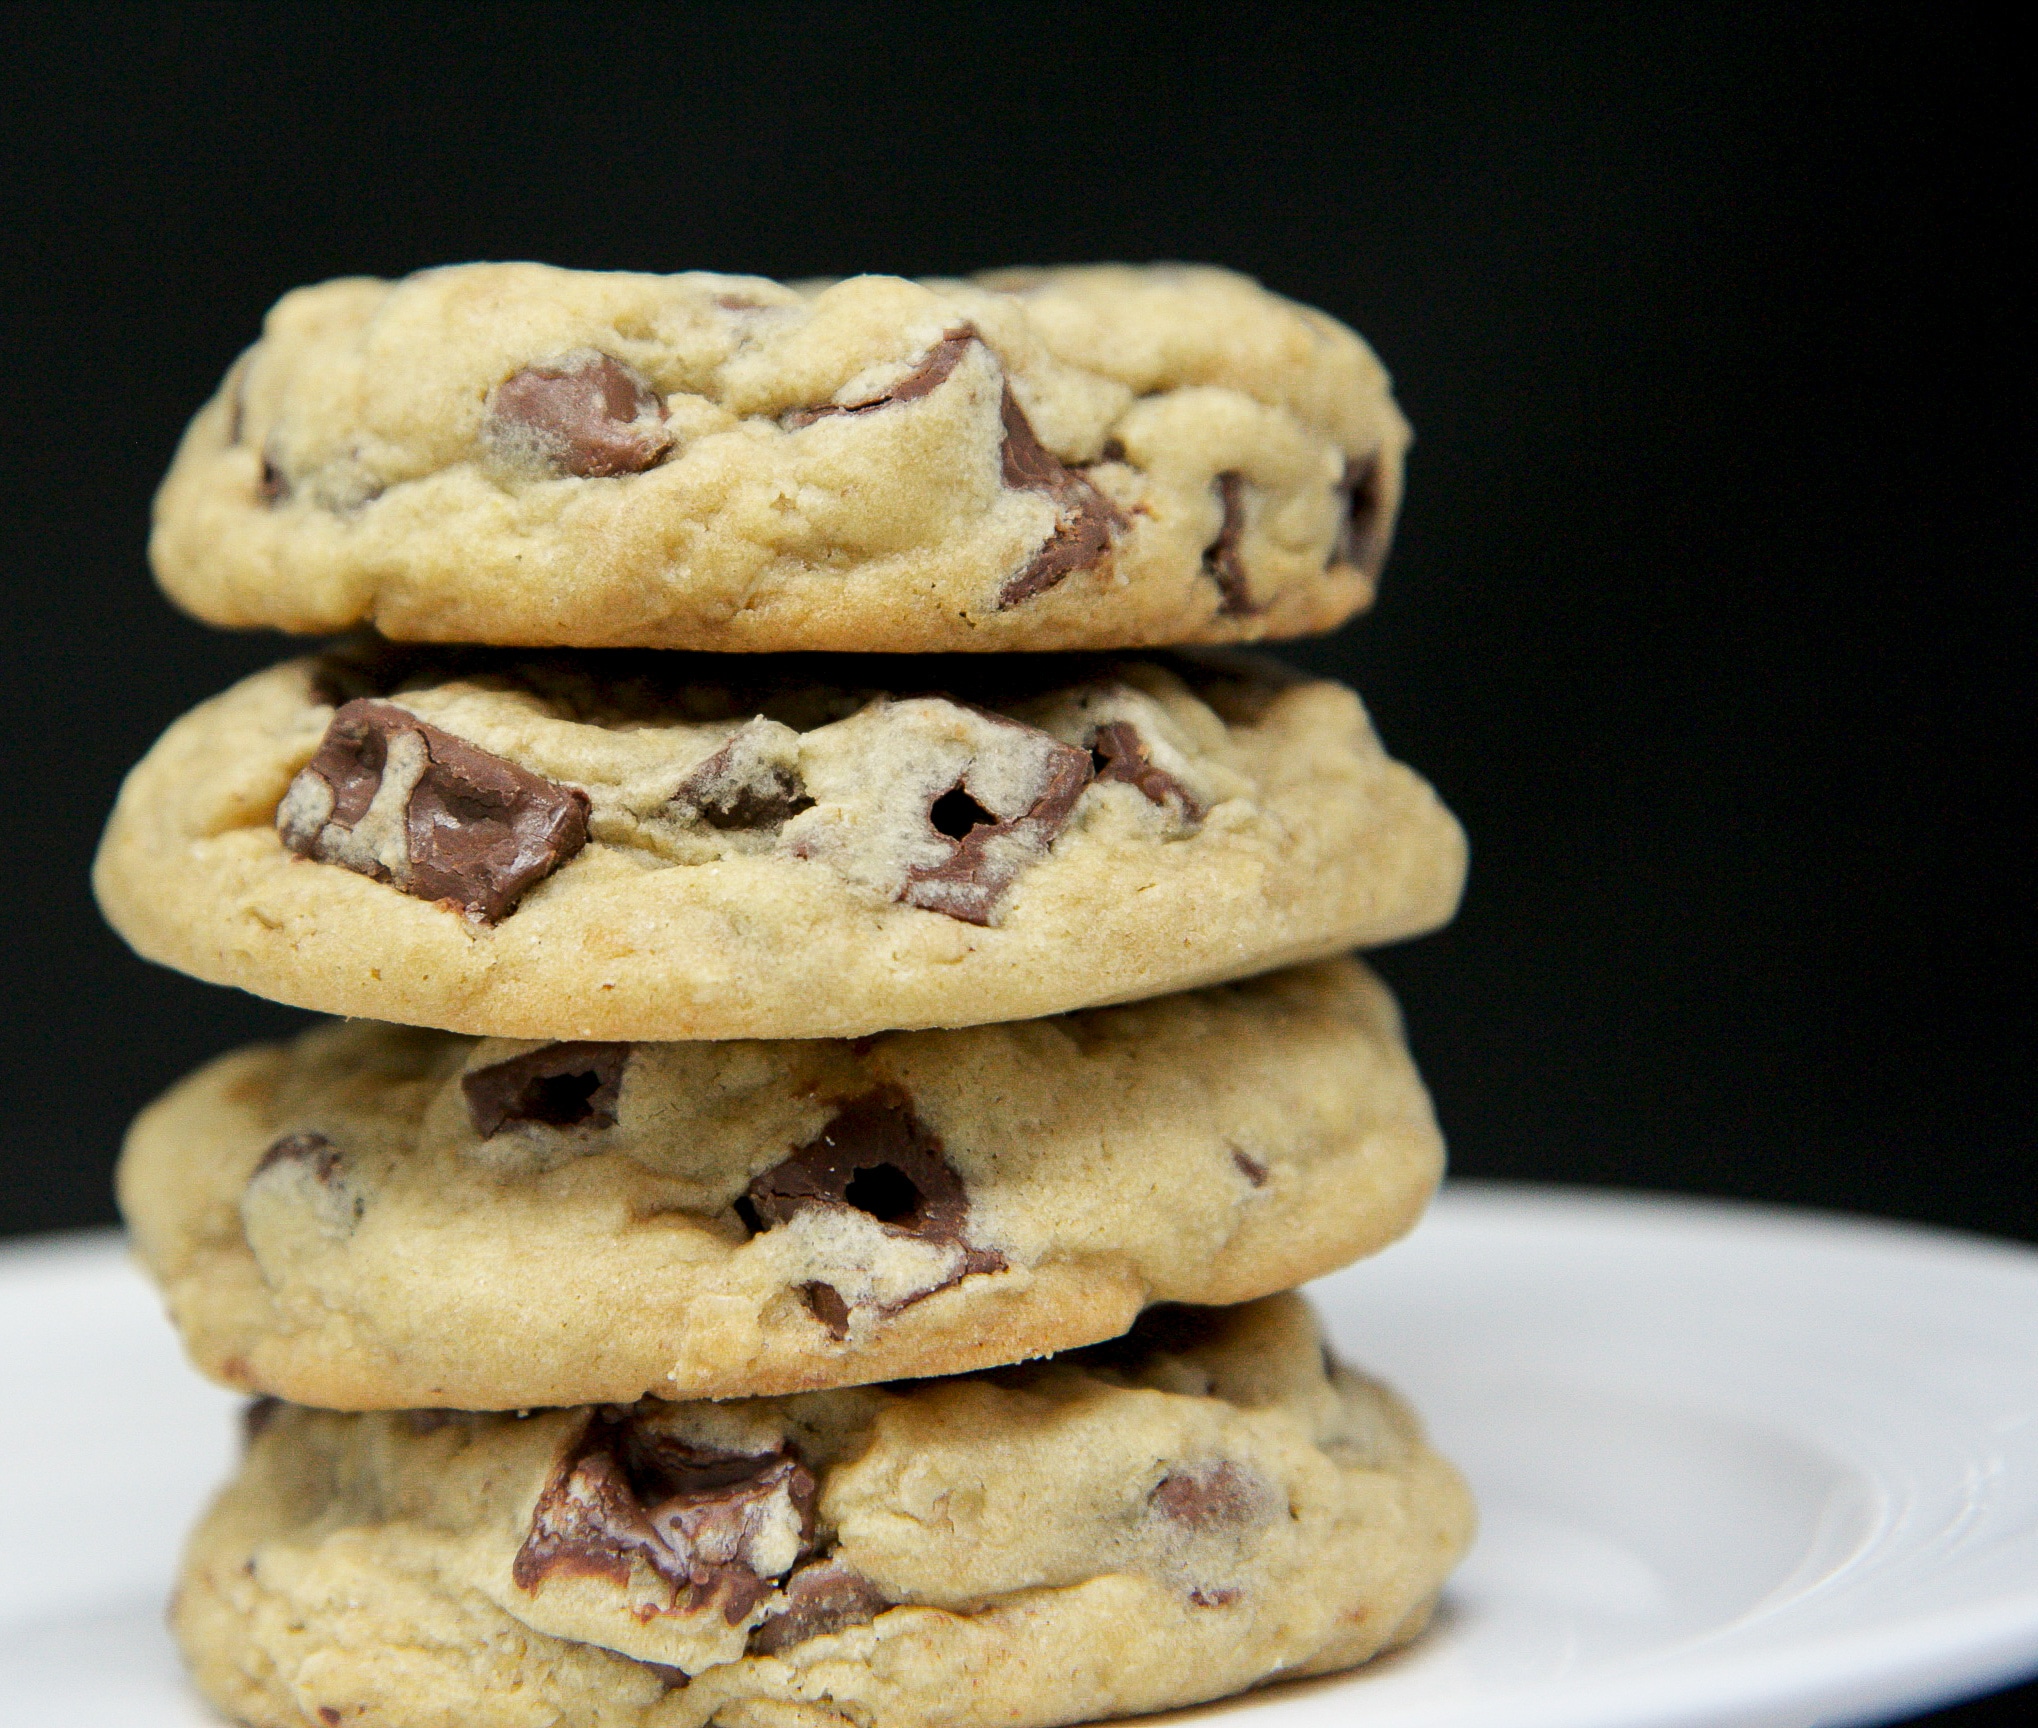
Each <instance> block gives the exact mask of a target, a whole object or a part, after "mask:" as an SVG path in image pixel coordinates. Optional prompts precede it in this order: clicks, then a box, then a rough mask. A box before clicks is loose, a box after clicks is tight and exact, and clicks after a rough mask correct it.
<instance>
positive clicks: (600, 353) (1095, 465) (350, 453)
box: [151, 264, 1408, 653]
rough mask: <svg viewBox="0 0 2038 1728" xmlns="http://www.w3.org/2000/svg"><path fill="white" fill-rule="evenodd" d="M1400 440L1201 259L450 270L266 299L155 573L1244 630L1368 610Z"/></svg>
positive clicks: (993, 643)
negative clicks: (964, 275)
mask: <svg viewBox="0 0 2038 1728" xmlns="http://www.w3.org/2000/svg"><path fill="white" fill-rule="evenodd" d="M1407 442H1408V431H1407V427H1406V425H1405V424H1404V422H1403V421H1402V418H1401V415H1400V413H1399V412H1398V411H1397V410H1396V408H1395V406H1394V402H1393V399H1392V397H1391V396H1390V395H1389V393H1388V386H1387V378H1386V374H1385V373H1384V372H1383V371H1382V370H1381V368H1380V365H1379V363H1378V361H1376V360H1375V359H1374V357H1373V354H1372V352H1371V350H1369V349H1368V348H1367V347H1366V345H1365V344H1364V343H1363V342H1362V341H1360V340H1359V338H1358V337H1357V336H1355V335H1353V334H1352V332H1351V331H1349V330H1348V329H1346V328H1345V327H1344V326H1343V325H1342V324H1339V323H1338V322H1337V321H1336V320H1335V319H1332V318H1329V317H1327V316H1325V315H1324V314H1322V313H1320V312H1315V311H1312V310H1310V309H1309V308H1307V307H1303V306H1298V305H1295V304H1293V303H1292V302H1290V301H1287V300H1283V299H1281V298H1280V297H1279V296H1277V295H1273V294H1270V293H1268V292H1266V291H1265V290H1264V289H1262V288H1260V287H1259V286H1258V285H1257V284H1255V283H1253V282H1251V281H1249V280H1248V279H1246V278H1244V277H1241V276H1236V275H1233V274H1231V273H1229V272H1227V271H1222V270H1213V269H1200V268H1187V267H1182V266H1168V267H1163V268H1155V269H1130V268H1124V267H1118V266H1103V267H1089V268H1082V269H1061V270H1019V271H1003V272H996V273H993V274H990V275H986V276H981V277H977V278H975V279H974V280H971V281H966V282H965V281H931V282H909V281H904V280H902V279H900V278H898V277H892V276H858V277H854V278H852V279H850V280H847V281H842V282H835V283H806V284H798V285H794V286H784V285H781V284H778V283H775V282H767V281H763V280H760V279H758V278H756V277H749V276H715V275H706V274H701V273H689V274H685V275H678V276H647V275H632V274H625V273H620V272H619V273H593V272H581V271H568V270H555V269H549V268H546V267H543V266H540V265H534V264H485V265H463V266H460V267H457V268H453V269H444V270H431V271H426V272H424V273H422V274H420V275H416V276H411V277H408V278H406V279H405V280H403V281H401V282H394V283H391V282H379V281H369V280H365V279H360V278H355V279H349V280H345V281H338V282H328V283H325V284H323V285H322V286H319V287H315V288H306V289H301V290H299V291H298V292H296V293H294V294H291V295H289V296H287V297H286V298H285V299H284V300H283V301H282V302H280V303H279V304H278V305H277V306H276V307H275V309H274V310H273V311H272V312H271V313H270V314H269V318H268V321H267V324H266V326H265V328H264V331H263V335H262V339H261V340H260V341H259V342H258V343H257V344H256V345H255V346H254V347H253V348H251V349H250V350H248V352H247V353H246V354H244V355H243V356H242V357H241V358H240V360H239V361H237V362H236V363H235V365H234V367H233V369H232V370H231V371H230V372H229V373H228V374H227V377H226V381H225V383H224V384H223V385H222V386H221V389H220V391H219V394H218V395H217V396H216V397H215V398H214V399H213V401H212V402H211V403H210V404H209V405H208V406H207V407H206V408H205V409H204V410H203V411H202V412H201V413H200V414H199V415H198V417H197V419H196V420H195V421H194V422H193V424H192V426H191V429H190V431H189V432H188V433H187V435H186V436H185V439H184V443H183V446H182V448H181V449H180V450H179V452H178V455H177V459H176V463H175V465H174V466H173V467H172V468H171V470H170V474H169V477H168V478H167V479H166V480H165V481H164V483H163V488H162V491H161V494H160V495H159V497H158V499H157V503H156V527H155V534H154V538H153V540H152V543H151V553H152V556H153V559H154V563H155V568H156V572H157V575H158V576H159V578H160V579H161V581H162V584H163V586H164V588H165V589H166V590H167V591H168V592H169V594H170V596H171V597H172V598H173V599H174V600H176V601H177V602H178V603H179V604H180V605H182V606H185V607H187V608H188V609H189V610H191V611H193V612H195V613H197V614H198V615H199V616H200V617H202V618H205V619H208V620H210V621H211V622H213V623H218V624H228V625H275V626H279V627H281V628H283V629H287V630H300V631H315V632H332V631H337V630H344V629H347V628H349V627H351V626H353V625H355V624H358V623H363V622H366V623H372V624H373V625H375V626H376V627H377V628H378V629H380V630H381V631H382V633H383V634H385V635H387V636H390V637H393V638H399V639H403V640H409V641H434V642H454V641H461V642H482V643H496V644H512V645H523V646H541V647H560V646H563V647H588V648H627V647H640V648H694V649H741V650H760V649H844V650H852V651H853V650H863V649H880V650H892V651H899V652H914V653H921V652H929V651H935V650H964V651H976V650H985V649H1013V648H1054V649H1063V648H1119V647H1135V646H1145V645H1160V644H1170V643H1185V642H1230V641H1242V640H1247V639H1251V638H1260V637H1282V636H1294V635H1299V634H1303V633H1307V632H1310V631H1318V630H1327V629H1330V628H1331V627H1333V626H1335V625H1336V624H1338V623H1340V622H1342V621H1343V620H1344V619H1345V618H1346V617H1348V616H1350V614H1351V613H1353V612H1354V611H1356V610H1358V609H1359V608H1361V607H1363V606H1365V605H1366V604H1368V603H1369V602H1370V600H1371V598H1372V595H1373V589H1374V584H1375V582H1376V579H1377V578H1378V575H1379V572H1380V566H1381V563H1382V561H1383V560H1384V558H1385V556H1386V552H1387V543H1388V539H1389V536H1390V535H1391V533H1392V530H1393V524H1394V516H1395V512H1396V509H1397V507H1398V505H1399V502H1400V496H1401V471H1402V454H1403V451H1404V449H1405V448H1406V445H1407Z"/></svg>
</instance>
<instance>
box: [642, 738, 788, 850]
mask: <svg viewBox="0 0 2038 1728" xmlns="http://www.w3.org/2000/svg"><path fill="white" fill-rule="evenodd" d="M798 748H799V737H798V734H797V733H795V732H794V731H793V730H792V728H791V727H789V726H782V725H779V724H778V723H776V722H774V721H770V720H766V719H764V718H763V717H762V716H759V717H758V718H757V719H754V720H751V721H748V722H747V723H745V724H744V725H742V726H739V727H738V728H737V729H736V731H735V733H734V734H733V735H732V736H731V737H730V739H729V741H728V742H727V743H726V744H724V745H723V746H722V747H721V748H720V749H719V750H717V751H716V752H715V753H714V754H713V755H711V756H709V757H708V758H707V759H706V760H705V761H704V762H701V763H699V764H698V765H696V766H695V767H694V768H692V769H691V770H689V772H688V773H687V776H686V778H685V779H684V780H682V781H680V783H679V788H678V790H677V791H675V792H674V793H673V795H672V802H673V804H674V805H675V806H676V807H678V808H679V809H680V810H682V811H689V812H691V813H692V814H694V815H696V816H698V817H699V818H700V819H701V820H702V821H703V822H705V823H707V825H708V826H709V827H710V828H718V829H720V830H722V831H723V832H725V833H726V832H728V831H730V830H732V829H744V828H776V827H779V826H780V825H781V824H783V823H784V822H786V821H787V820H789V819H790V818H792V817H794V816H797V815H798V814H799V813H800V812H801V811H802V810H810V809H812V808H813V804H814V801H813V799H811V798H809V797H808V796H807V788H806V785H805V783H804V782H803V781H802V780H801V778H800V771H799V768H798V767H797V766H796V764H795V762H794V761H793V760H792V759H791V758H793V757H794V756H795V755H796V754H797V751H798Z"/></svg>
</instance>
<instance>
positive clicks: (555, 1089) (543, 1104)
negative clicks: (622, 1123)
mask: <svg viewBox="0 0 2038 1728" xmlns="http://www.w3.org/2000/svg"><path fill="white" fill-rule="evenodd" d="M629 1060H630V1046H629V1045H628V1044H595V1043H583V1042H569V1043H560V1044H547V1045H545V1046H543V1047H542V1048H541V1049H537V1050H528V1051H526V1052H525V1053H524V1054H523V1055H521V1056H512V1057H509V1058H508V1059H507V1060H506V1061H502V1062H491V1063H490V1064H489V1065H488V1066H487V1067H486V1068H476V1069H474V1070H473V1071H472V1072H471V1073H467V1074H463V1075H461V1076H460V1090H461V1091H462V1092H464V1093H465V1094H466V1095H467V1115H468V1117H469V1119H470V1120H471V1121H472V1122H473V1123H474V1132H475V1133H477V1134H479V1135H480V1136H481V1137H482V1139H484V1140H493V1139H494V1138H495V1137H496V1135H498V1134H500V1133H501V1132H502V1131H503V1130H504V1129H505V1128H509V1127H514V1126H517V1125H520V1124H525V1123H529V1124H531V1125H532V1126H535V1127H541V1128H588V1129H594V1128H613V1127H614V1126H615V1125H616V1098H617V1095H618V1094H619V1093H620V1092H621V1091H622V1089H623V1069H624V1066H625V1065H626V1064H627V1063H628V1062H629Z"/></svg>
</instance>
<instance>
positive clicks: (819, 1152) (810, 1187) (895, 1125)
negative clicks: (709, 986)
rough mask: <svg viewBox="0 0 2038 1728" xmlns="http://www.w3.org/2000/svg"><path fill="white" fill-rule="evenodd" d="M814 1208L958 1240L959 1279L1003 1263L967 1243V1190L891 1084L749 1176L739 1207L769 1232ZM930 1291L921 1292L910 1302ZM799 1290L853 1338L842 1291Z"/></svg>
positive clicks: (931, 1238)
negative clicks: (839, 1209) (846, 1211)
mask: <svg viewBox="0 0 2038 1728" xmlns="http://www.w3.org/2000/svg"><path fill="white" fill-rule="evenodd" d="M810 1206H849V1207H853V1208H854V1209H855V1210H857V1211H859V1212H863V1213H866V1214H868V1215H869V1216H870V1217H872V1218H875V1219H876V1220H877V1221H878V1222H879V1223H880V1224H882V1225H883V1226H884V1227H885V1228H886V1229H887V1230H890V1231H893V1232H895V1233H897V1234H898V1235H901V1236H917V1237H919V1238H920V1239H921V1240H922V1241H923V1242H933V1243H941V1244H950V1245H953V1246H955V1247H959V1248H961V1249H963V1250H964V1254H963V1258H962V1265H961V1268H960V1270H958V1271H957V1273H956V1275H955V1276H956V1278H957V1279H961V1278H966V1277H968V1276H969V1275H970V1274H971V1273H972V1272H997V1271H1001V1270H1003V1268H1004V1265H1005V1257H1004V1255H1002V1254H1000V1253H998V1252H997V1251H996V1250H994V1249H988V1248H972V1247H970V1246H969V1244H968V1242H967V1241H965V1240H964V1232H965V1231H966V1229H967V1228H968V1225H969V1193H968V1191H967V1190H966V1189H965V1188H964V1187H963V1182H962V1178H961V1177H960V1176H958V1175H957V1174H956V1172H955V1166H954V1165H952V1164H950V1163H949V1162H948V1160H947V1159H946V1158H944V1157H943V1156H942V1155H941V1142H940V1140H938V1139H937V1138H936V1137H935V1136H934V1135H933V1134H932V1133H930V1132H929V1131H928V1129H927V1128H926V1126H925V1125H924V1124H923V1123H922V1122H921V1121H920V1120H919V1118H918V1117H916V1116H915V1115H914V1114H913V1107H912V1100H911V1099H909V1098H908V1097H907V1096H906V1094H905V1093H904V1092H901V1091H900V1090H899V1089H898V1088H897V1087H895V1086H882V1087H879V1088H878V1089H877V1090H876V1091H874V1092H866V1093H865V1094H864V1095H863V1096H862V1097H861V1098H853V1099H851V1100H850V1101H849V1102H848V1103H846V1104H844V1105H843V1106H842V1107H841V1109H839V1110H838V1111H837V1112H836V1113H835V1117H834V1119H833V1120H832V1121H831V1122H829V1124H828V1125H827V1127H825V1128H823V1129H822V1130H821V1132H820V1133H819V1134H818V1135H816V1136H815V1137H814V1138H813V1139H812V1140H810V1141H808V1142H807V1144H806V1145H804V1146H802V1147H800V1148H799V1149H798V1150H797V1151H795V1152H794V1153H793V1154H792V1156H791V1157H789V1158H787V1159H786V1160H784V1162H782V1163H779V1164H775V1165H773V1166H772V1167H771V1168H770V1169H769V1170H767V1171H765V1172H764V1174H763V1175H761V1176H759V1177H757V1178H756V1179H755V1180H754V1181H752V1182H751V1184H750V1186H749V1187H748V1188H746V1189H745V1190H744V1192H743V1199H742V1200H741V1201H740V1202H739V1203H738V1207H737V1210H738V1212H739V1214H740V1215H742V1217H743V1218H744V1221H745V1222H746V1223H747V1224H749V1225H750V1227H751V1228H752V1229H753V1230H769V1229H771V1228H772V1227H774V1226H775V1225H780V1224H784V1223H787V1222H788V1221H789V1220H791V1219H792V1218H793V1217H794V1216H795V1215H796V1214H798V1213H799V1212H801V1211H803V1210H805V1209H806V1208H807V1207H810ZM945 1287H946V1286H936V1288H945ZM822 1291H826V1292H827V1294H826V1295H825V1296H822V1295H820V1294H819V1292H822ZM933 1293H934V1292H933V1290H923V1291H921V1292H919V1294H918V1295H916V1296H914V1297H912V1298H910V1301H913V1302H917V1301H919V1300H921V1298H922V1297H926V1296H931V1295H932V1294H933ZM803 1294H804V1295H805V1296H806V1299H807V1303H808V1306H809V1307H810V1308H811V1309H812V1310H813V1312H814V1316H815V1318H816V1319H818V1320H820V1321H821V1323H822V1324H823V1325H824V1326H826V1327H828V1329H829V1330H830V1331H831V1332H833V1331H835V1329H836V1326H837V1324H838V1323H839V1324H840V1326H841V1331H840V1332H837V1333H836V1335H837V1336H838V1337H842V1336H846V1335H847V1333H848V1330H849V1308H848V1304H847V1303H845V1302H844V1301H843V1299H842V1295H841V1292H839V1291H838V1290H836V1289H835V1287H834V1286H833V1285H830V1284H810V1285H807V1286H806V1287H805V1288H804V1291H803ZM903 1305H904V1304H902V1306H903Z"/></svg>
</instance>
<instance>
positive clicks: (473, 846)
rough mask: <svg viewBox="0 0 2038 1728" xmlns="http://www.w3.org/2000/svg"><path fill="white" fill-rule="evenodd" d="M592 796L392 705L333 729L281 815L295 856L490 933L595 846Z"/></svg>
mask: <svg viewBox="0 0 2038 1728" xmlns="http://www.w3.org/2000/svg"><path fill="white" fill-rule="evenodd" d="M587 816H588V799H587V794H586V793H585V792H582V791H581V790H579V788H577V787H572V786H562V785H559V784H558V783H557V782H555V781H551V780H547V779H545V778H544V777H543V776H542V775H538V774H533V773H530V772H529V771H528V770H526V769H523V768H519V767H518V766H517V765H516V764H515V763H513V762H507V761H504V760H503V758H502V757H500V756H495V755H491V754H490V753H489V752H488V751H486V750H480V749H477V748H476V747H475V746H474V745H472V744H469V743H467V742H465V741H464V740H463V739H459V738H456V737H454V736H453V735H452V734H451V733H450V732H443V731H441V730H440V729H439V728H438V727H436V726H432V725H428V724H427V723H426V722H425V721H423V720H420V719H419V718H418V717H417V716H416V715H415V714H412V713H410V712H408V711H407V710H405V709H402V708H398V707H396V706H395V705H394V704H392V703H388V702H377V701H372V700H368V699H365V698H364V699H357V700H355V701H352V702H349V703H347V704H346V705H345V706H344V707H342V708H341V709H340V710H339V712H338V713H336V714H335V715H334V716H333V718H332V723H331V724H330V725H329V726H328V727H327V728H326V734H325V738H324V740H323V741H322V742H321V743H320V745H319V747H318V752H317V754H316V755H314V756H313V757H312V759H311V761H310V763H309V764H307V765H306V767H305V768H304V769H303V771H302V772H301V773H299V774H298V776H297V778H296V779H295V780H293V781H292V782H291V783H290V790H289V791H288V793H286V794H285V796H284V799H283V802H282V804H281V805H280V806H278V808H277V811H276V826H277V830H278V831H279V833H280V834H281V835H282V837H283V843H284V845H286V846H288V847H289V848H290V849H291V850H292V851H293V852H298V853H301V854H302V855H304V856H305V857H307V858H315V859H318V860H319V861H320V862H322V863H327V864H339V865H343V866H344V867H345V868H347V869H349V870H355V871H358V872H360V873H361V874H362V875H364V876H372V877H374V878H375V879H376V880H377V881H381V882H389V883H392V884H394V885H395V886H396V887H398V888H401V889H402V890H403V891H404V892H405V893H406V894H414V895H416V896H417V897H418V898H419V899H420V900H440V901H450V902H451V903H452V904H453V905H455V906H457V907H459V908H460V909H461V910H462V911H464V912H466V913H468V914H469V915H471V916H473V917H476V918H478V919H480V920H481V921H482V922H484V923H488V924H493V923H497V922H499V921H500V920H501V919H503V918H506V917H507V916H508V915H509V914H510V913H511V912H513V911H515V910H516V907H517V903H518V902H519V901H520V900H522V898H523V897H524V895H525V894H526V893H528V892H529V891H530V890H531V889H532V888H534V887H535V886H536V885H537V884H538V883H539V882H541V881H543V880H544V879H545V878H546V877H547V876H549V875H551V874H552V872H553V871H554V870H556V869H558V868H559V866H560V865H562V864H564V863H565V862H566V861H567V860H568V859H569V858H571V857H572V856H573V855H574V854H575V853H576V852H578V851H579V850H580V849H581V847H582V846H584V845H585V844H586V843H587Z"/></svg>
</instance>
